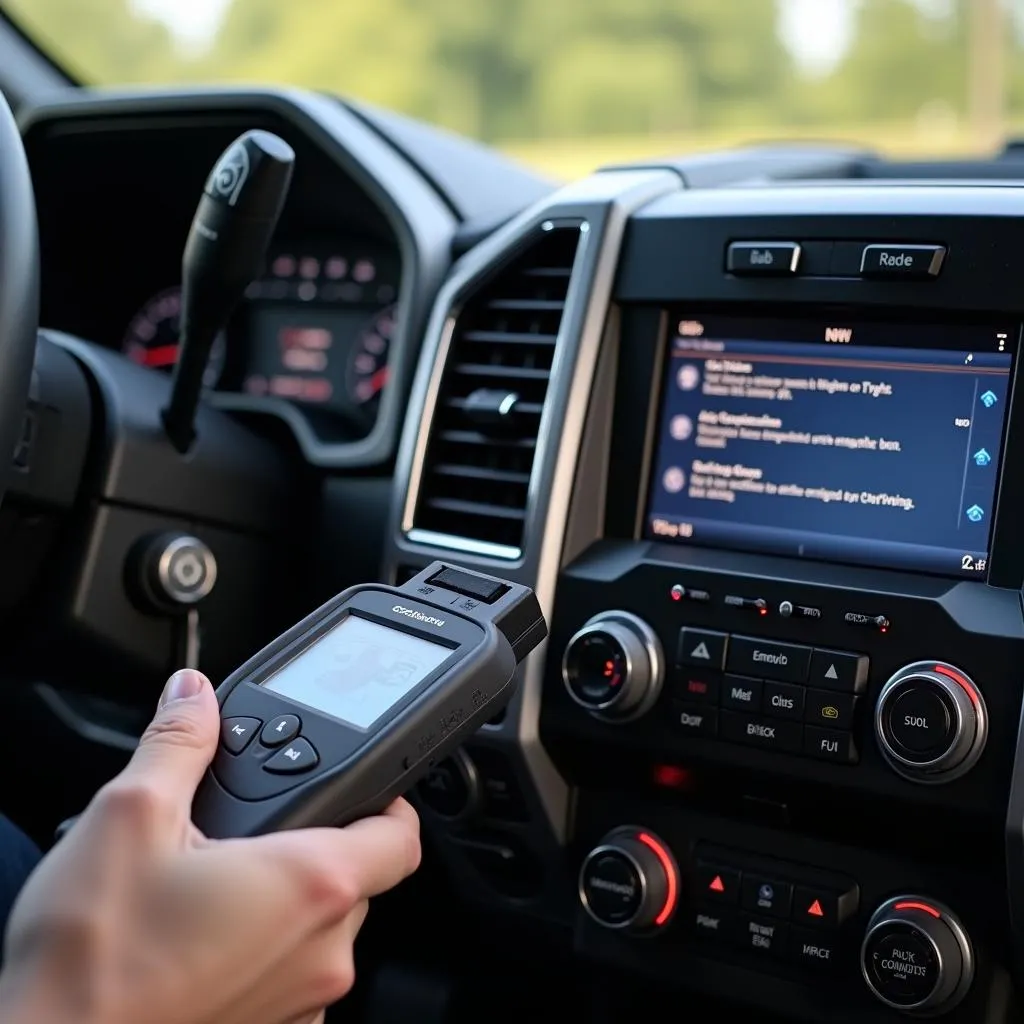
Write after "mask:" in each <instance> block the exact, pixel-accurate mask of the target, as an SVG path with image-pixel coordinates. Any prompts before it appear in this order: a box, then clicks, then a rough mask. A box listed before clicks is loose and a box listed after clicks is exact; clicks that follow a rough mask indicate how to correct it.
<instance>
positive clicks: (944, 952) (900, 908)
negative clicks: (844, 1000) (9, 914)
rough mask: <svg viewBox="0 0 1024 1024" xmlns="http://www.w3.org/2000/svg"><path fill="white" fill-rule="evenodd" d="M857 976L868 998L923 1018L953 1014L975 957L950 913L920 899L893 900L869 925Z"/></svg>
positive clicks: (968, 982) (970, 976) (971, 975)
mask: <svg viewBox="0 0 1024 1024" xmlns="http://www.w3.org/2000/svg"><path fill="white" fill-rule="evenodd" d="M860 959H861V965H860V966H861V973H862V974H863V975H864V980H865V981H866V982H867V984H868V988H870V989H871V992H872V994H873V995H874V996H875V997H876V998H877V999H879V1000H880V1001H881V1002H883V1003H885V1005H886V1006H891V1007H893V1008H894V1009H897V1010H902V1011H903V1012H904V1013H910V1014H915V1015H917V1016H921V1017H930V1016H936V1015H938V1014H940V1013H946V1012H947V1011H949V1010H952V1009H953V1007H955V1006H956V1005H957V1003H959V1002H960V1001H961V1000H962V999H963V998H964V996H965V995H967V991H968V989H969V988H970V987H971V982H972V980H973V979H974V954H973V952H972V950H971V943H970V940H969V939H968V937H967V933H966V932H965V931H964V929H963V925H961V924H960V922H959V920H957V918H956V916H955V915H954V914H953V912H952V911H951V910H950V909H949V908H948V907H945V906H943V905H942V904H941V903H939V902H937V901H936V900H933V899H928V898H926V897H923V896H897V897H895V898H894V899H891V900H888V901H887V902H885V903H883V904H882V905H881V906H880V907H879V908H878V910H876V911H875V913H874V915H873V916H872V918H871V920H870V921H869V922H868V930H867V934H866V935H865V936H864V944H863V945H862V946H861V955H860Z"/></svg>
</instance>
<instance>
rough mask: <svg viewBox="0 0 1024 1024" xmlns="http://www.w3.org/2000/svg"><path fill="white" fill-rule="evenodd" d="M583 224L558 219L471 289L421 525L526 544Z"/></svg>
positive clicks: (451, 362)
mask: <svg viewBox="0 0 1024 1024" xmlns="http://www.w3.org/2000/svg"><path fill="white" fill-rule="evenodd" d="M580 236H581V229H580V226H579V225H578V224H574V225H571V226H554V227H550V228H549V229H548V230H546V231H544V232H543V234H541V235H540V236H539V237H537V238H536V239H534V240H533V241H532V242H531V243H530V244H529V245H528V247H527V248H526V249H525V250H524V251H523V252H522V253H520V254H519V256H518V257H516V258H515V259H514V260H513V262H511V263H510V264H507V265H506V266H505V267H503V268H502V269H501V270H500V271H499V272H498V273H497V274H496V275H495V276H494V277H493V278H492V279H491V280H490V281H488V282H487V283H486V284H484V285H483V287H481V288H480V289H479V290H478V291H477V292H475V293H474V294H472V295H471V296H470V297H469V298H468V299H467V300H466V302H465V303H464V305H463V307H462V310H461V312H459V314H458V316H457V319H456V323H455V327H454V330H453V333H452V339H451V344H450V346H449V349H448V358H447V361H446V364H445V369H444V373H443V376H442V379H441V388H440V394H439V395H438V401H437V406H436V409H435V412H434V421H433V425H432V428H431V435H430V440H429V443H428V446H427V453H426V459H425V464H424V469H423V477H422V482H421V486H420V494H419V501H418V504H417V508H416V515H415V517H414V523H415V527H416V529H417V530H425V531H430V532H431V533H435V534H443V535H446V536H449V537H458V538H463V539H466V540H469V541H475V542H478V543H482V544H486V545H497V546H498V547H499V548H501V549H503V551H504V553H506V554H508V555H511V556H514V555H515V554H517V553H518V551H519V550H520V549H521V546H522V541H523V527H524V520H525V516H526V496H527V490H528V487H529V483H530V474H531V472H532V470H533V461H534V454H535V450H536V446H537V436H538V433H539V429H540V418H541V413H542V412H543V409H544V400H545V398H546V397H547V391H548V378H549V377H550V374H551V365H552V361H553V359H554V356H555V344H556V341H557V339H558V333H559V329H560V328H561V324H562V314H563V312H564V309H565V300H566V295H567V293H568V290H569V279H570V277H571V275H572V267H573V261H574V260H575V258H576V250H577V248H578V247H579V242H580Z"/></svg>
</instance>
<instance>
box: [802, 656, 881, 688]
mask: <svg viewBox="0 0 1024 1024" xmlns="http://www.w3.org/2000/svg"><path fill="white" fill-rule="evenodd" d="M869 668H870V664H869V662H868V658H867V655H864V654H851V653H850V652H849V651H824V650H821V649H820V648H818V649H815V651H814V653H813V654H812V655H811V672H810V677H809V679H808V680H807V681H808V683H809V684H810V685H811V686H815V687H818V688H819V689H822V690H842V691H844V692H845V693H861V692H863V690H864V687H865V686H866V685H867V681H868V669H869Z"/></svg>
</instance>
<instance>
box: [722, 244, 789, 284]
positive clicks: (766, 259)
mask: <svg viewBox="0 0 1024 1024" xmlns="http://www.w3.org/2000/svg"><path fill="white" fill-rule="evenodd" d="M799 263H800V246H799V245H798V244H797V243H796V242H733V243H732V244H731V245H730V246H729V248H728V249H726V252H725V269H726V270H727V271H728V273H730V274H737V275H744V276H745V275H747V274H757V275H782V276H784V277H785V276H788V275H791V274H795V273H796V270H797V267H798V265H799Z"/></svg>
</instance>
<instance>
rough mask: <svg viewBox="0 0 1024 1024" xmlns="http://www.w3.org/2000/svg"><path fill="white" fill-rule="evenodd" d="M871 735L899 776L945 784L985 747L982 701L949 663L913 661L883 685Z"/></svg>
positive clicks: (971, 764) (972, 685) (966, 768)
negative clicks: (874, 736)
mask: <svg viewBox="0 0 1024 1024" xmlns="http://www.w3.org/2000/svg"><path fill="white" fill-rule="evenodd" d="M875 735H876V736H877V738H878V745H879V748H880V749H881V751H882V754H883V755H884V756H885V758H886V760H887V761H888V762H889V764H890V765H891V766H892V767H893V768H894V769H895V770H896V771H897V772H899V774H900V775H902V776H903V777H904V778H907V779H910V780H911V781H912V782H925V783H937V782H949V781H951V780H952V779H956V778H959V777H960V776H962V775H964V774H965V773H966V772H968V771H970V770H971V768H973V767H974V765H975V764H976V763H977V761H978V758H980V757H981V755H982V752H983V751H984V749H985V741H986V740H987V739H988V713H987V711H986V708H985V701H984V698H983V697H982V695H981V691H980V690H979V689H978V687H977V686H976V685H975V683H974V682H973V681H972V680H971V679H970V677H969V676H968V675H967V674H966V673H965V672H961V671H960V669H958V668H956V667H955V666H954V665H947V664H946V663H945V662H942V661H918V662H915V663H914V664H912V665H907V666H905V667H904V668H901V669H900V670H899V672H897V673H896V674H895V675H894V676H892V678H890V679H889V681H888V682H887V683H886V684H885V686H883V687H882V692H881V693H880V694H879V695H878V703H877V704H876V706H875Z"/></svg>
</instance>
